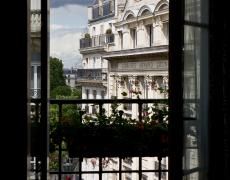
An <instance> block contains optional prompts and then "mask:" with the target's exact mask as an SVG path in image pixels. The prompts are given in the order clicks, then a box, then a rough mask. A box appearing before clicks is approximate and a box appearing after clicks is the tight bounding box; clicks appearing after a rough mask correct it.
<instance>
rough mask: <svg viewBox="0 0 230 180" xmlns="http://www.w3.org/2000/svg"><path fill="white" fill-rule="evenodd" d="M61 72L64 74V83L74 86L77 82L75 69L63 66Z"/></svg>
mask: <svg viewBox="0 0 230 180" xmlns="http://www.w3.org/2000/svg"><path fill="white" fill-rule="evenodd" d="M63 73H64V76H65V82H66V85H68V86H70V87H71V88H75V87H76V83H77V70H76V69H74V68H70V69H68V68H64V69H63Z"/></svg>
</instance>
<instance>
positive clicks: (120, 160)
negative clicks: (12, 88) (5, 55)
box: [31, 99, 168, 180]
mask: <svg viewBox="0 0 230 180" xmlns="http://www.w3.org/2000/svg"><path fill="white" fill-rule="evenodd" d="M31 102H32V103H33V104H34V108H32V109H33V111H34V112H33V113H32V114H33V115H34V117H35V118H34V119H33V118H32V119H33V120H35V121H36V122H38V123H39V121H40V120H39V119H40V115H39V114H40V112H39V111H40V108H39V107H40V106H41V103H40V100H39V99H32V100H31ZM114 103H118V104H137V106H138V112H139V113H138V118H137V119H139V121H140V122H142V121H143V118H144V117H143V116H144V114H143V113H142V112H143V109H144V107H143V106H144V104H167V103H168V100H167V99H103V100H102V99H101V100H100V99H98V100H95V99H88V100H50V101H49V104H50V105H51V106H53V105H54V106H55V107H56V109H57V112H56V116H57V117H58V119H59V121H61V120H62V117H63V111H64V106H66V105H77V106H78V107H80V106H81V104H95V105H98V107H99V114H100V115H101V114H102V112H103V105H105V104H114ZM140 135H141V134H140ZM66 151H67V149H66V147H65V146H63V144H62V143H61V142H59V145H58V147H57V149H56V153H57V157H56V158H57V164H58V165H57V168H56V169H55V170H50V171H49V175H50V176H52V177H51V179H52V178H54V179H58V180H62V179H68V178H69V179H84V178H85V177H86V176H87V175H93V176H94V175H95V177H97V178H96V179H99V180H102V179H108V176H109V175H112V176H113V178H115V179H119V180H121V179H123V178H125V177H127V178H128V176H129V178H132V177H133V178H132V179H134V180H142V179H144V178H146V177H147V178H148V175H149V176H150V175H151V177H150V179H153V176H154V178H155V179H158V180H167V179H168V175H167V173H168V169H167V163H165V162H166V160H165V159H164V164H163V165H162V159H163V158H167V156H168V152H167V151H164V152H162V153H160V154H156V155H153V156H152V157H144V156H142V155H140V156H138V157H135V158H134V157H131V156H132V155H130V156H127V157H107V158H106V157H103V156H99V157H96V158H92V159H90V162H91V164H92V165H93V164H94V163H95V164H94V165H96V167H97V168H94V169H90V170H88V169H84V165H83V164H84V163H85V162H86V161H87V160H89V159H86V158H84V157H79V158H68V155H67V157H66ZM96 154H97V153H96ZM154 157H155V159H154V162H151V164H157V166H156V167H154V168H148V167H146V159H148V158H149V159H151V161H153V159H152V158H154ZM133 161H135V163H136V165H135V166H136V167H135V168H134V169H133V168H130V166H131V165H132V163H133ZM106 163H112V164H113V165H116V168H110V169H106V168H105V165H106ZM34 164H36V165H35V166H34V168H35V169H34V173H35V177H37V178H38V177H39V173H40V169H39V164H40V162H39V155H38V158H34ZM127 166H129V168H125V167H127Z"/></svg>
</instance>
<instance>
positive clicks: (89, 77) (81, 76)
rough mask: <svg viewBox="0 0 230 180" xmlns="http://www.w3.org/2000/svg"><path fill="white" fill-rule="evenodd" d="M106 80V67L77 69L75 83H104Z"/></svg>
mask: <svg viewBox="0 0 230 180" xmlns="http://www.w3.org/2000/svg"><path fill="white" fill-rule="evenodd" d="M106 81H107V71H106V69H102V68H100V69H78V70H77V83H80V84H82V83H105V82H106Z"/></svg>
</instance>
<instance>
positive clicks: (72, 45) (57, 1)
mask: <svg viewBox="0 0 230 180" xmlns="http://www.w3.org/2000/svg"><path fill="white" fill-rule="evenodd" d="M90 1H92V0H51V9H50V55H51V56H53V57H57V58H59V59H62V60H63V64H64V67H65V68H70V67H72V66H78V67H80V65H81V57H82V56H81V55H80V53H79V39H80V38H81V36H82V34H83V33H84V32H85V31H86V29H87V22H88V20H87V19H88V17H87V13H88V12H87V5H88V4H89V2H90ZM86 2H88V3H86Z"/></svg>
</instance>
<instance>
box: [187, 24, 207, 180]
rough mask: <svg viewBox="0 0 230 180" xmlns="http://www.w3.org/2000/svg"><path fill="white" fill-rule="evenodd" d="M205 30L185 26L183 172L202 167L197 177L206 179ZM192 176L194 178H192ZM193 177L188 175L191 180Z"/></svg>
mask: <svg viewBox="0 0 230 180" xmlns="http://www.w3.org/2000/svg"><path fill="white" fill-rule="evenodd" d="M207 36H208V35H207V30H206V29H203V28H199V27H193V26H185V27H184V74H183V77H184V83H183V90H184V91H183V96H184V97H183V98H184V111H183V115H184V120H185V121H184V156H183V169H184V170H185V173H186V172H188V173H189V171H188V170H192V171H193V172H194V171H196V170H195V169H194V168H203V171H202V172H201V174H202V175H203V176H202V175H200V176H199V177H202V178H201V179H202V180H203V179H205V177H206V176H205V173H206V172H205V171H206V169H205V167H204V165H205V163H207V158H208V152H207V151H206V149H207V146H208V144H207V142H208V135H207V127H208V123H207V121H208V117H207V115H206V114H208V113H206V112H207V111H208V105H207V102H208V94H207V92H208V91H207V88H208V85H207V83H208V55H207V54H208V45H207V44H208V40H207V39H208V38H207ZM194 176H195V175H194ZM192 178H193V176H188V179H189V180H190V179H192Z"/></svg>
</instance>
